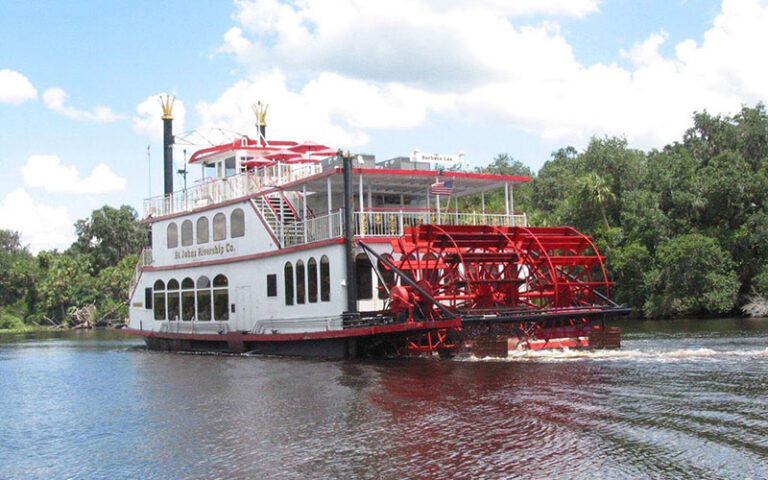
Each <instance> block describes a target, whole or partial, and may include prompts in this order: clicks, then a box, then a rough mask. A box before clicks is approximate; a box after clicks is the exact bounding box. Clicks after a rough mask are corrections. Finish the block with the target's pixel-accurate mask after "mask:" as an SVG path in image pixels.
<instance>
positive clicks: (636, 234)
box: [479, 104, 768, 318]
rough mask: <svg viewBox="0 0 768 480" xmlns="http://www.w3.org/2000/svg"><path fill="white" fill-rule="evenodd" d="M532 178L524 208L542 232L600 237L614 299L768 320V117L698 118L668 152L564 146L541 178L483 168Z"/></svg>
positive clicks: (500, 164) (757, 111) (610, 145)
mask: <svg viewBox="0 0 768 480" xmlns="http://www.w3.org/2000/svg"><path fill="white" fill-rule="evenodd" d="M479 170H481V171H485V172H489V173H508V174H518V175H531V176H532V177H533V180H532V182H531V183H529V184H527V185H524V186H520V187H516V188H515V197H514V198H515V207H516V208H517V209H519V210H524V211H526V212H528V214H529V219H530V223H531V224H533V225H572V226H574V227H575V228H576V229H578V230H580V231H582V232H586V233H588V234H589V235H591V236H592V237H593V238H594V239H595V241H596V244H597V246H598V249H599V250H600V252H601V253H602V254H604V255H605V256H606V263H607V267H608V270H609V272H610V274H611V277H612V278H611V279H612V280H614V281H615V282H616V285H615V287H614V290H613V292H612V295H613V297H614V298H615V299H616V300H617V301H618V302H620V303H626V304H629V305H631V306H632V307H634V308H635V309H636V311H637V312H638V314H641V315H643V316H645V317H654V318H658V317H672V316H686V315H722V314H736V313H739V312H740V311H742V312H747V313H749V314H751V315H755V316H766V315H768V300H767V299H768V115H767V114H766V111H765V107H764V106H763V105H762V104H759V105H757V106H756V107H754V108H750V107H743V108H742V109H741V111H739V112H738V113H736V114H734V115H731V116H720V115H711V114H708V113H706V112H702V113H696V114H695V115H694V116H693V125H692V126H691V127H690V128H689V129H688V130H687V131H685V132H684V134H683V137H682V140H681V141H678V142H674V143H672V144H670V145H667V146H665V147H664V148H662V149H659V150H651V151H650V152H643V151H640V150H636V149H633V148H629V146H628V144H627V141H626V140H625V139H623V138H615V137H611V138H593V139H592V141H591V142H590V143H589V145H588V147H587V148H586V149H585V150H584V151H583V152H577V151H576V150H575V149H573V148H571V147H567V148H563V149H561V150H558V151H557V152H555V153H553V154H552V157H551V158H550V159H549V161H547V162H546V163H545V164H544V165H543V166H542V168H541V169H540V170H539V172H538V174H537V175H533V174H532V172H531V171H530V169H528V168H527V167H525V166H523V165H522V164H521V163H520V162H517V161H515V160H513V159H511V158H510V157H509V156H508V155H499V156H498V157H497V158H496V159H495V160H494V162H493V163H492V164H491V165H489V166H487V167H484V168H481V169H479Z"/></svg>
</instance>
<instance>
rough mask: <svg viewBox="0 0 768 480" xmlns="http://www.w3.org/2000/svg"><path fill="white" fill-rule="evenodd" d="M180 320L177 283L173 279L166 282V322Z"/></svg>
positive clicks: (179, 298)
mask: <svg viewBox="0 0 768 480" xmlns="http://www.w3.org/2000/svg"><path fill="white" fill-rule="evenodd" d="M180 318H181V297H180V296H179V282H178V281H177V280H175V279H171V280H168V320H174V321H175V320H179V319H180Z"/></svg>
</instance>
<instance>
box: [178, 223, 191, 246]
mask: <svg viewBox="0 0 768 480" xmlns="http://www.w3.org/2000/svg"><path fill="white" fill-rule="evenodd" d="M190 245H192V220H184V222H183V223H182V224H181V246H182V247H188V246H190Z"/></svg>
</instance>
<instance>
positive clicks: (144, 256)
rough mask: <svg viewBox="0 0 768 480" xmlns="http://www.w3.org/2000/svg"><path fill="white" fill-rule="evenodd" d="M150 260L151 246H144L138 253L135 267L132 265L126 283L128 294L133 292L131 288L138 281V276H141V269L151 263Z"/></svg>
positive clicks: (133, 287)
mask: <svg viewBox="0 0 768 480" xmlns="http://www.w3.org/2000/svg"><path fill="white" fill-rule="evenodd" d="M152 261H153V259H152V248H150V247H144V249H143V250H142V251H141V253H140V254H139V260H138V261H137V262H136V267H134V269H133V274H132V275H131V280H130V282H129V283H128V295H130V294H131V293H132V292H133V290H134V289H135V288H136V285H137V284H138V283H139V278H141V269H142V268H144V267H146V266H148V265H152Z"/></svg>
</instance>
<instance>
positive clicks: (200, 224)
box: [197, 217, 208, 244]
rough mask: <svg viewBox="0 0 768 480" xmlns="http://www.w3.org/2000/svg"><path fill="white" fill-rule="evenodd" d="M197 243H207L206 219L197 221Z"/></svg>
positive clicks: (202, 218) (201, 218)
mask: <svg viewBox="0 0 768 480" xmlns="http://www.w3.org/2000/svg"><path fill="white" fill-rule="evenodd" d="M197 243H198V244H200V243H208V217H200V218H198V219H197Z"/></svg>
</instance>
